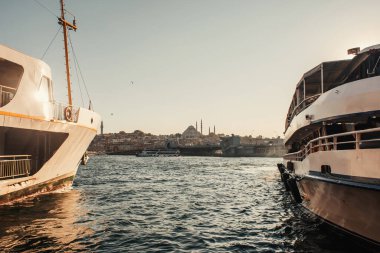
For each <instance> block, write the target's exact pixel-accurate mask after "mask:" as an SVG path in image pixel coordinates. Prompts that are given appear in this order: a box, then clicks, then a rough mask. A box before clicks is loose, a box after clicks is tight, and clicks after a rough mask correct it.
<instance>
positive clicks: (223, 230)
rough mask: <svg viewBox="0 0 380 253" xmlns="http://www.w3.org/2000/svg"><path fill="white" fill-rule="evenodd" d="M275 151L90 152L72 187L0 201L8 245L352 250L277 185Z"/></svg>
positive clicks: (13, 248) (14, 248) (0, 232)
mask: <svg viewBox="0 0 380 253" xmlns="http://www.w3.org/2000/svg"><path fill="white" fill-rule="evenodd" d="M280 161H281V160H280V159H276V158H208V157H173V158H166V157H163V158H136V157H130V156H96V157H92V158H91V160H90V162H89V163H88V165H87V166H85V167H81V168H80V170H79V172H78V175H77V177H76V179H75V182H74V185H73V187H72V189H71V190H65V191H59V192H54V193H49V194H44V195H40V196H38V197H36V198H33V199H26V200H24V201H22V202H18V203H14V204H12V205H7V206H3V207H0V217H1V227H0V237H1V240H0V248H1V249H2V251H6V252H7V251H8V252H21V251H22V252H43V251H46V252H49V251H52V252H59V251H60V252H70V251H78V252H83V251H87V252H146V251H149V252H162V251H175V252H321V251H323V252H348V251H350V250H351V251H352V252H355V251H357V249H354V248H352V246H351V245H349V244H347V239H346V238H345V237H344V236H342V235H339V234H336V233H333V232H331V231H329V230H326V229H325V228H323V226H321V224H320V222H319V221H318V220H317V219H314V218H313V217H312V216H311V215H309V214H306V213H303V210H302V209H301V208H300V207H297V206H295V205H294V204H292V203H291V200H290V197H289V195H288V194H287V193H285V192H284V190H283V186H282V183H281V182H280V180H279V174H278V172H277V169H276V163H278V162H280Z"/></svg>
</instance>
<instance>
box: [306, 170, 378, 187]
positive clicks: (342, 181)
mask: <svg viewBox="0 0 380 253" xmlns="http://www.w3.org/2000/svg"><path fill="white" fill-rule="evenodd" d="M313 174H314V173H313ZM313 174H309V175H305V176H304V177H303V178H305V179H311V180H319V181H323V182H327V183H332V184H339V185H344V186H348V187H356V188H362V189H367V190H373V191H380V185H379V184H369V183H363V182H356V181H352V180H346V179H343V178H337V177H334V176H331V175H330V176H320V175H313ZM321 174H322V173H321Z"/></svg>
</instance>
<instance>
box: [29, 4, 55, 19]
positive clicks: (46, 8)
mask: <svg viewBox="0 0 380 253" xmlns="http://www.w3.org/2000/svg"><path fill="white" fill-rule="evenodd" d="M34 2H36V3H37V4H39V5H40V6H41V7H42V8H44V9H45V10H47V11H48V12H50V13H51V14H52V15H53V16H54V17H58V16H57V15H55V13H54V12H53V11H52V10H50V9H49V8H48V7H46V6H45V5H43V4H42V3H40V2H39V1H38V0H34Z"/></svg>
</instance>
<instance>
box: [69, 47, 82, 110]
mask: <svg viewBox="0 0 380 253" xmlns="http://www.w3.org/2000/svg"><path fill="white" fill-rule="evenodd" d="M70 46H71V50H72V48H73V46H72V45H71V42H70ZM74 62H75V64H74V66H75V74H76V76H77V81H78V87H79V93H80V98H81V100H82V106H83V107H84V100H83V93H82V88H81V87H80V86H81V85H80V80H79V75H78V68H77V62H76V61H75V59H74Z"/></svg>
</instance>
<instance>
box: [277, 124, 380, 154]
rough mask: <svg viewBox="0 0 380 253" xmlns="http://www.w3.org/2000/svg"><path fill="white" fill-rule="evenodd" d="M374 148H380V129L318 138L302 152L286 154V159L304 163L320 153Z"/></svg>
mask: <svg viewBox="0 0 380 253" xmlns="http://www.w3.org/2000/svg"><path fill="white" fill-rule="evenodd" d="M371 135H372V136H371ZM374 148H380V127H377V128H370V129H365V130H357V131H351V132H345V133H338V134H332V135H326V136H322V137H318V138H315V139H313V140H311V141H309V142H308V143H307V144H306V145H305V147H303V148H302V149H301V150H300V151H297V152H293V153H288V154H286V155H285V156H284V159H285V160H294V161H302V160H303V159H305V157H306V156H308V155H310V154H312V153H316V152H319V151H333V150H353V149H374Z"/></svg>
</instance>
